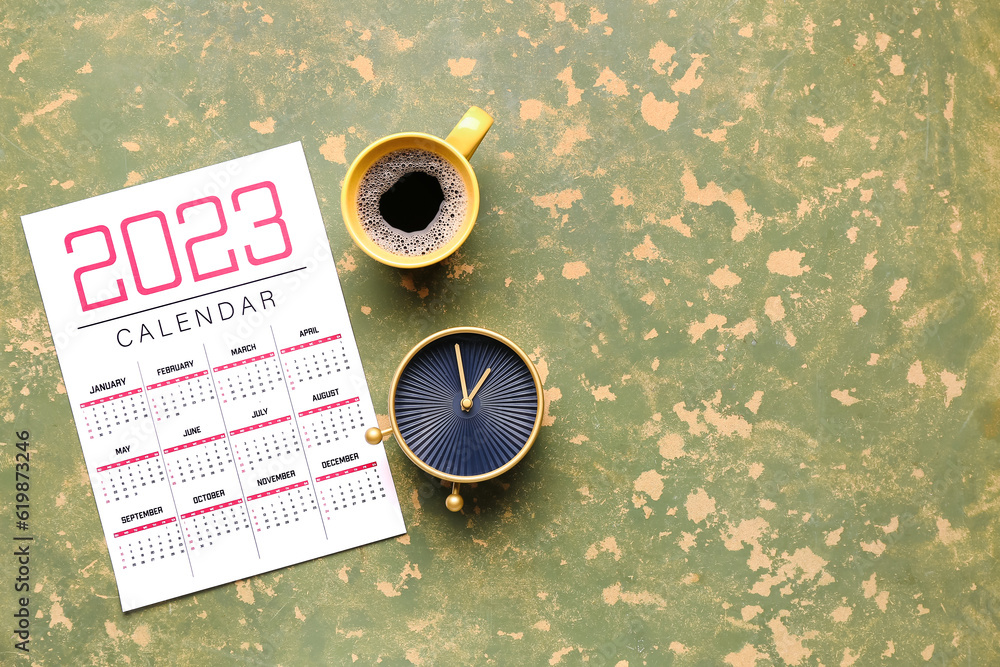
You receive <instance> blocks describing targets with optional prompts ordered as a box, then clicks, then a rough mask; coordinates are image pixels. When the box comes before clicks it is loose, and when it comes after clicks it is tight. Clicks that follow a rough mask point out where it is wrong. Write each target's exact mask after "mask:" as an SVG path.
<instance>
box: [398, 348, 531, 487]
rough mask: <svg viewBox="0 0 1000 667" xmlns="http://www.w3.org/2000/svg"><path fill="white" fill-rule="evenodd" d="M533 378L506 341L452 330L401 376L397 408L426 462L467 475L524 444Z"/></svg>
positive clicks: (493, 466) (408, 438)
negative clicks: (452, 331) (451, 332)
mask: <svg viewBox="0 0 1000 667" xmlns="http://www.w3.org/2000/svg"><path fill="white" fill-rule="evenodd" d="M539 409H540V406H539V400H538V389H537V387H536V385H535V379H534V376H533V375H532V373H531V370H530V369H529V367H528V365H527V364H526V363H525V361H524V359H522V358H521V356H520V355H519V354H518V353H517V351H515V350H514V349H512V348H511V347H509V346H508V345H506V344H505V343H504V342H502V341H500V340H497V339H494V338H491V337H489V336H486V335H483V334H479V333H453V334H448V335H446V336H443V337H441V338H438V339H435V340H433V341H431V342H430V343H428V344H426V345H425V346H424V347H422V348H421V349H420V350H418V351H417V352H416V353H415V354H414V355H413V356H412V357H411V358H410V360H409V362H408V363H407V364H406V367H405V368H404V369H403V370H402V371H401V373H400V375H399V381H398V384H397V386H396V392H395V396H394V413H395V417H396V424H397V426H398V427H399V433H400V435H402V436H403V440H404V441H405V445H406V447H407V448H409V450H410V451H411V452H412V453H413V454H414V455H415V456H416V457H417V458H418V459H419V460H420V461H422V462H423V463H424V464H425V465H427V466H429V467H430V468H433V469H434V470H435V471H438V472H441V473H445V474H447V475H453V476H460V477H472V476H476V475H483V474H487V473H490V472H492V471H494V470H497V469H498V468H502V467H503V466H504V465H506V464H507V463H508V462H510V461H511V460H512V459H514V458H515V457H516V456H517V455H518V454H519V453H520V452H521V450H522V449H524V447H525V446H526V445H528V444H529V439H530V438H531V436H532V433H533V431H534V429H535V425H536V423H537V420H538V413H539Z"/></svg>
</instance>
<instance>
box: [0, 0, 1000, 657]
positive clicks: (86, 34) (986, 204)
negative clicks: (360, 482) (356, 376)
mask: <svg viewBox="0 0 1000 667" xmlns="http://www.w3.org/2000/svg"><path fill="white" fill-rule="evenodd" d="M998 31H1000V8H998V7H997V6H995V4H994V3H984V2H973V0H940V1H939V2H928V1H923V0H920V1H916V0H915V1H914V2H911V3H903V4H900V3H884V2H881V3H880V2H873V1H872V0H845V1H844V2H837V3H806V2H801V1H792V2H772V1H768V0H746V1H745V2H735V3H734V2H729V1H726V0H703V1H700V2H674V3H671V2H668V1H667V0H642V1H641V2H634V3H596V4H595V3H582V4H581V3H574V2H572V1H560V2H550V1H549V0H543V1H542V2H528V3H521V2H513V3H511V2H505V1H502V0H484V1H483V2H477V3H444V2H434V1H432V0H415V1H414V2H408V3H388V5H387V3H374V2H367V1H364V0H362V1H361V2H353V3H336V4H334V5H330V4H329V3H316V2H314V1H311V0H306V1H305V2H296V3H292V2H287V1H284V0H281V1H278V2H271V3H264V4H263V5H262V6H258V5H257V4H255V3H208V4H207V5H205V6H202V5H200V4H199V5H198V6H197V7H195V6H194V5H190V6H189V4H185V3H180V2H173V1H168V2H161V3H155V4H147V5H141V6H136V5H130V4H128V3H124V2H120V1H117V0H112V1H111V2H107V3H84V4H82V5H78V4H66V3H58V2H57V3H41V4H39V3H29V2H25V1H23V0H12V1H11V2H7V3H5V6H4V12H3V13H2V15H0V51H2V53H0V62H2V63H3V65H4V66H2V67H0V93H2V94H0V110H2V111H3V117H4V118H5V119H7V120H6V122H4V123H3V124H2V128H0V176H2V177H0V188H3V197H2V198H0V252H2V255H0V257H2V259H3V261H2V262H0V276H2V280H0V361H2V369H3V370H2V372H0V419H2V423H3V426H4V428H3V430H2V431H0V514H2V515H3V517H4V519H3V520H0V538H3V539H5V540H8V541H9V538H10V536H11V534H12V533H13V531H14V530H15V528H14V527H13V524H12V521H11V519H10V518H11V517H12V516H13V511H14V509H13V504H14V495H13V477H14V475H13V473H14V463H15V460H14V454H15V452H16V449H15V442H16V440H15V437H14V433H15V431H19V430H29V431H30V433H31V466H32V467H31V471H32V473H31V474H32V481H31V516H32V519H31V522H30V523H31V529H30V532H31V533H32V534H33V535H34V536H35V542H34V545H35V546H36V547H37V556H35V558H36V559H37V560H35V561H33V570H32V577H33V578H32V585H31V590H30V591H29V593H28V595H29V597H30V599H31V616H32V619H31V622H32V624H31V629H32V643H31V653H30V657H29V658H23V657H22V659H20V661H19V662H18V664H25V665H27V664H29V663H31V664H37V665H63V664H110V663H114V664H133V665H136V664H150V663H153V662H156V661H162V660H163V658H164V656H168V655H169V656H172V660H173V661H174V662H176V663H177V664H225V663H229V662H232V663H237V664H244V663H246V664H269V665H270V664H284V665H295V664H352V663H356V664H362V665H369V664H382V665H403V666H406V665H437V664H496V665H508V664H521V665H536V664H537V665H545V664H551V665H584V664H585V665H589V666H601V667H604V666H612V665H613V666H616V667H622V666H624V667H629V666H631V667H636V666H638V665H650V666H654V665H703V664H713V665H732V666H733V667H763V666H764V665H818V664H823V665H845V666H849V665H871V664H901V665H919V664H925V663H929V664H963V665H964V664H984V665H985V664H998V663H1000V648H998V642H997V637H998V636H1000V613H998V610H1000V572H998V567H997V564H996V552H997V547H998V545H1000V518H998V512H1000V459H998V457H997V451H998V449H1000V366H998V365H997V363H996V360H997V359H998V358H1000V328H998V326H997V316H996V313H997V312H1000V287H998V285H1000V283H998V276H1000V250H998V245H997V236H998V234H997V226H996V211H997V210H1000V195H998V194H997V193H996V186H995V184H996V183H997V176H998V174H1000V124H998V123H997V121H996V107H997V104H996V90H997V89H998V87H1000V66H998V64H997V63H998V61H1000V57H998V53H1000V46H998V43H997V38H996V34H998ZM473 104H475V105H478V106H481V107H483V108H484V109H486V110H487V111H488V112H489V113H491V114H492V115H493V116H494V118H495V119H496V123H495V125H494V126H493V129H492V130H491V131H490V132H489V134H488V135H487V136H486V138H485V140H484V141H483V142H482V145H481V146H480V148H479V150H478V151H477V152H476V154H475V155H474V156H473V158H472V160H471V163H472V165H473V167H474V168H475V170H476V174H477V177H478V179H479V183H480V187H481V195H482V201H481V206H480V214H479V219H478V222H477V225H476V228H475V229H474V230H473V232H472V234H471V236H470V237H469V239H468V240H467V241H466V242H465V244H464V245H463V246H462V248H461V250H460V252H459V253H458V254H456V255H455V256H453V257H452V258H450V259H449V260H447V261H446V262H443V263H442V264H441V265H440V266H436V267H430V268H427V269H421V270H415V271H398V270H396V269H392V268H389V267H386V266H383V265H380V264H377V263H375V262H373V261H372V260H370V259H369V258H368V257H367V256H365V255H364V254H363V253H361V252H360V251H358V250H357V249H356V248H355V247H354V246H353V245H352V243H351V241H350V239H349V237H348V234H347V232H346V230H345V228H344V226H343V224H342V222H341V219H340V186H341V182H342V180H343V178H344V176H345V174H346V171H347V169H348V166H349V165H350V163H351V161H352V160H353V159H354V157H355V156H356V155H357V154H358V153H359V152H360V151H361V150H363V149H364V147H365V146H367V145H368V144H370V143H371V142H373V141H375V140H376V139H378V138H380V137H382V136H384V135H387V134H391V133H394V132H401V131H409V130H416V131H424V132H429V133H432V134H436V135H439V136H445V135H447V134H448V132H449V131H450V130H451V128H452V126H453V125H454V123H455V122H456V121H457V120H458V118H459V117H460V116H461V114H462V113H463V112H464V110H465V109H466V108H468V107H469V106H470V105H473ZM292 141H302V143H303V146H304V148H305V152H306V156H307V159H308V161H309V164H310V169H311V173H312V178H313V182H314V185H315V189H316V192H317V195H318V198H319V202H320V206H321V210H322V213H323V216H324V220H325V223H326V227H327V231H328V234H329V237H330V241H331V244H332V245H333V250H334V256H335V257H337V258H339V259H338V269H339V271H340V277H341V281H342V284H343V290H344V294H345V297H346V299H347V305H348V309H349V311H350V313H351V315H352V317H353V324H354V327H355V330H356V333H357V338H358V341H359V346H360V349H361V354H362V358H363V361H364V363H365V371H366V374H367V376H368V379H369V383H370V386H371V389H372V395H373V397H374V399H375V402H376V409H377V411H378V412H379V413H380V414H381V413H383V412H384V410H385V405H386V403H385V401H386V398H387V396H386V392H387V390H388V386H389V382H390V380H391V378H392V375H393V372H394V370H395V368H396V365H397V364H398V362H399V360H400V359H401V358H402V356H403V355H404V354H405V353H406V351H408V350H409V349H410V348H411V347H412V346H413V345H414V344H415V343H416V342H417V341H419V340H420V339H421V338H423V337H424V336H426V335H429V334H431V333H433V332H435V331H438V330H440V329H443V328H446V327H450V326H458V325H478V326H484V327H488V328H492V329H496V330H498V331H500V332H501V333H503V334H505V335H506V336H508V337H510V338H511V339H513V340H514V341H516V342H517V343H519V344H520V345H521V346H522V347H523V348H524V349H525V350H526V351H530V354H531V358H532V359H533V361H534V362H535V364H536V366H537V367H538V369H539V371H540V372H541V373H542V375H543V378H544V383H545V396H546V406H545V414H544V417H543V424H544V427H543V429H542V432H541V435H540V437H539V439H538V441H537V442H536V444H535V446H534V448H533V449H532V451H531V453H530V454H529V455H528V456H527V457H526V458H525V459H524V460H523V461H522V462H521V463H520V464H519V465H518V466H517V467H516V468H514V469H513V470H511V471H510V472H508V473H507V474H505V475H504V476H503V477H501V478H499V479H496V480H492V481H489V482H484V483H480V484H478V485H474V486H471V487H469V488H468V489H467V490H466V493H465V500H466V504H465V508H464V510H463V511H462V512H461V513H459V514H452V513H450V512H448V511H447V510H446V509H445V507H444V499H445V497H446V496H447V494H448V492H449V489H448V487H446V486H444V485H442V484H440V483H439V482H438V481H437V480H435V479H432V478H429V477H427V476H426V475H424V474H423V473H422V472H420V471H419V470H418V469H416V468H415V467H414V466H412V465H411V464H410V463H409V461H408V460H407V459H406V458H405V457H404V456H403V455H402V453H401V452H400V451H399V450H398V448H396V447H394V446H392V444H391V442H390V446H389V447H388V448H387V450H388V454H389V457H390V463H391V464H392V466H393V475H394V479H395V482H396V485H397V491H398V494H399V497H400V499H401V500H402V506H403V512H404V517H405V519H406V523H407V526H408V529H409V533H408V534H407V535H406V536H404V537H402V538H399V539H395V540H387V541H385V542H382V543H378V544H373V545H369V546H366V547H363V548H359V549H355V550H353V551H349V552H346V553H341V554H336V555H333V556H329V557H326V558H323V559H320V560H316V561H311V562H308V563H304V564H301V565H297V566H294V567H290V568H285V569H283V570H279V571H276V572H272V573H268V574H264V575H261V576H258V577H253V578H251V579H248V580H245V581H240V582H237V583H234V584H232V585H227V586H221V587H218V588H215V589H211V590H207V591H203V592H200V593H198V594H196V595H190V596H186V597H183V598H179V599H177V600H173V601H170V602H167V603H164V604H161V605H157V606H154V607H151V608H148V609H143V610H139V611H136V612H133V613H130V614H128V615H123V614H122V613H121V611H120V606H119V603H118V600H117V597H116V595H117V592H116V587H115V583H114V579H113V575H112V572H111V568H110V561H109V557H108V553H107V547H106V545H105V542H104V538H103V535H102V533H101V526H100V523H99V520H98V516H97V512H96V511H94V509H95V508H94V498H93V496H92V492H91V486H90V483H89V480H88V478H87V474H86V469H85V467H84V464H83V457H82V452H81V450H80V448H79V445H78V443H77V436H76V431H75V429H74V427H73V424H72V421H71V412H70V408H69V405H68V403H67V400H66V394H65V389H64V387H63V386H62V382H61V375H60V370H59V364H58V360H57V359H56V356H55V352H54V350H53V345H52V336H53V335H68V334H67V332H51V331H49V328H48V324H47V321H46V319H45V315H44V311H43V308H42V303H41V300H40V298H39V295H38V289H37V285H36V283H35V279H34V275H33V272H32V268H31V265H30V260H29V258H28V253H27V248H26V246H25V243H24V236H23V234H22V232H21V228H20V221H19V216H20V215H22V214H25V213H29V212H34V211H38V210H41V209H45V208H49V207H53V206H58V205H60V204H65V203H68V202H71V201H76V200H79V199H81V198H84V197H88V196H92V195H97V194H101V193H105V192H110V191H113V190H117V189H119V188H121V187H125V186H128V185H133V184H136V183H143V182H149V181H151V180H154V179H158V178H162V177H165V176H169V175H173V174H176V173H180V172H183V171H187V170H190V169H194V168H197V167H202V166H205V165H209V164H214V163H217V162H221V161H223V160H227V159H231V158H233V157H237V156H241V155H246V154H249V153H253V152H257V151H260V150H263V149H266V148H270V147H273V146H278V145H282V144H285V143H289V142H292ZM114 222H115V221H111V223H109V224H114ZM380 421H381V422H383V423H381V424H380V425H381V426H383V427H385V426H387V418H385V416H384V415H381V416H380ZM7 571H8V572H9V571H10V570H9V568H8V570H7ZM5 576H6V575H5ZM15 602H16V598H15V594H14V592H13V591H12V590H11V588H10V587H9V586H6V585H5V586H4V592H3V593H0V606H2V608H3V609H5V610H12V609H14V604H15ZM5 613H6V612H5ZM9 618H10V617H8V619H9ZM5 627H6V626H5ZM11 651H12V649H11V648H10V646H9V645H8V646H5V648H4V656H5V657H6V656H8V655H13V653H12V652H11ZM14 658H15V659H16V658H17V656H14ZM5 664H6V663H5Z"/></svg>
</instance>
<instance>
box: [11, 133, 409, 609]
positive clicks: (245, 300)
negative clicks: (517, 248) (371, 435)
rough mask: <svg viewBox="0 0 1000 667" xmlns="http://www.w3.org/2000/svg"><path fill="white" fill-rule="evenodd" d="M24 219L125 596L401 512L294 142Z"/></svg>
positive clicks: (375, 533) (174, 586)
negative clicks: (370, 431)
mask: <svg viewBox="0 0 1000 667" xmlns="http://www.w3.org/2000/svg"><path fill="white" fill-rule="evenodd" d="M22 223H23V226H24V232H25V236H26V237H27V241H28V247H29V250H30V252H31V258H32V261H33V264H34V267H35V275H36V277H37V279H38V284H39V287H40V289H41V294H42V300H43V302H44V305H45V312H46V314H47V316H48V320H49V326H50V327H51V330H52V337H53V340H54V342H55V347H56V352H57V354H58V357H59V363H60V366H61V368H62V373H63V377H64V383H65V386H66V393H67V394H68V397H69V400H70V403H71V405H72V410H73V416H74V419H75V421H76V427H77V431H78V432H79V435H80V441H81V444H82V446H83V453H84V458H85V459H86V463H87V470H88V472H89V474H90V480H91V484H92V485H93V490H94V497H95V499H96V501H97V507H98V511H99V513H100V517H101V524H102V526H103V528H104V533H105V538H106V540H107V544H108V551H109V553H110V556H111V562H112V565H113V567H114V572H115V577H116V579H117V582H118V589H119V594H120V596H121V604H122V609H123V610H124V611H128V610H131V609H135V608H137V607H141V606H144V605H148V604H152V603H155V602H159V601H162V600H166V599H169V598H173V597H176V596H179V595H184V594H186V593H191V592H194V591H198V590H201V589H204V588H208V587H211V586H216V585H219V584H223V583H228V582H231V581H234V580H237V579H242V578H245V577H248V576H252V575H255V574H260V573H262V572H266V571H269V570H273V569H275V568H279V567H283V566H286V565H290V564H293V563H299V562H302V561H305V560H309V559H312V558H316V557H319V556H324V555H327V554H331V553H334V552H337V551H342V550H344V549H348V548H351V547H355V546H359V545H362V544H367V543H370V542H373V541H376V540H381V539H385V538H388V537H393V536H396V535H400V534H402V533H404V532H405V531H406V528H405V526H404V523H403V518H402V514H401V512H400V508H399V502H398V499H397V497H396V492H395V487H394V485H393V482H392V476H391V474H390V472H389V466H388V464H387V461H386V456H385V450H384V448H383V446H382V445H381V444H378V445H369V444H367V443H366V442H365V439H364V432H365V430H366V429H367V428H370V427H372V426H377V421H376V417H375V411H374V409H373V406H372V402H371V397H370V395H369V393H368V386H367V384H366V382H365V376H364V372H363V369H362V367H361V359H360V356H359V354H358V349H357V344H356V342H355V339H354V335H353V332H352V330H351V325H350V320H349V319H348V314H347V309H346V307H345V304H344V299H343V295H342V293H341V289H340V282H339V280H338V278H337V271H336V267H335V265H334V262H333V257H332V255H331V252H330V246H329V242H328V241H327V237H326V232H325V230H324V227H323V221H322V218H321V216H320V211H319V206H318V204H317V202H316V196H315V193H314V191H313V187H312V181H311V179H310V176H309V170H308V166H307V165H306V161H305V156H304V154H303V152H302V147H301V145H300V144H298V143H296V144H290V145H287V146H282V147H280V148H275V149H272V150H268V151H264V152H262V153H257V154H255V155H250V156H247V157H244V158H240V159H237V160H232V161H230V162H225V163H222V164H218V165H215V166H212V167H206V168H204V169H198V170H195V171H191V172H188V173H185V174H181V175H178V176H173V177H170V178H165V179H163V180H160V181H155V182H151V183H147V184H144V185H139V186H136V187H132V188H129V189H126V190H122V191H119V192H114V193H110V194H106V195H102V196H98V197H94V198H92V199H87V200H84V201H80V202H76V203H73V204H68V205H66V206H61V207H58V208H54V209H50V210H47V211H42V212H40V213H35V214H32V215H26V216H24V217H23V218H22Z"/></svg>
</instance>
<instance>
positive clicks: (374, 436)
mask: <svg viewBox="0 0 1000 667" xmlns="http://www.w3.org/2000/svg"><path fill="white" fill-rule="evenodd" d="M390 435H392V429H388V428H387V429H386V430H384V431H383V430H382V429H380V428H378V427H377V426H373V427H371V428H370V429H368V430H367V431H365V442H367V443H368V444H369V445H377V444H378V443H380V442H382V440H384V439H385V438H388V437H389V436H390Z"/></svg>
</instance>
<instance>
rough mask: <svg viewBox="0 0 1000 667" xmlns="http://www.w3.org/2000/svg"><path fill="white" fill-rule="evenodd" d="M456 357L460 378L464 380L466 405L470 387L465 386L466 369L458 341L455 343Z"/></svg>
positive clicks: (463, 402) (463, 401)
mask: <svg viewBox="0 0 1000 667" xmlns="http://www.w3.org/2000/svg"><path fill="white" fill-rule="evenodd" d="M455 358H456V359H457V360H458V379H459V380H461V381H462V405H463V406H464V405H465V402H466V401H467V400H469V389H468V387H466V386H465V369H464V368H463V367H462V351H461V350H460V349H458V343H455ZM470 405H471V403H470Z"/></svg>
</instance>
